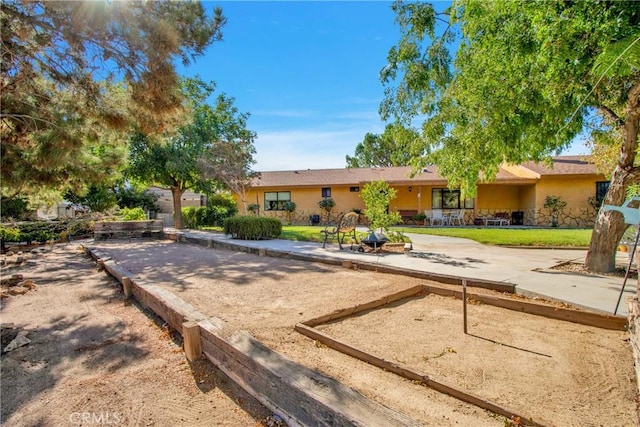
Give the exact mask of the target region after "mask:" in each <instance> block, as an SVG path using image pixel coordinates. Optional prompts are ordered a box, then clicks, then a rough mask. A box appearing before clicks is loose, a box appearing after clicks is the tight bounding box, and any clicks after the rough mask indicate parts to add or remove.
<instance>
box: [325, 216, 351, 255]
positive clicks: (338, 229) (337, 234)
mask: <svg viewBox="0 0 640 427" xmlns="http://www.w3.org/2000/svg"><path fill="white" fill-rule="evenodd" d="M359 218H360V215H359V214H357V213H355V212H347V213H343V214H342V215H340V217H339V218H338V223H337V224H335V225H327V227H326V228H325V229H324V230H322V231H320V232H321V233H322V234H324V240H323V241H322V247H323V248H324V247H325V245H326V244H327V240H328V239H333V238H336V239H337V240H338V246H340V250H342V244H343V243H344V238H345V237H346V236H347V235H351V239H353V241H355V242H356V243H358V239H357V237H356V225H358V219H359Z"/></svg>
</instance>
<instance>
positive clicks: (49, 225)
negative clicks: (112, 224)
mask: <svg viewBox="0 0 640 427" xmlns="http://www.w3.org/2000/svg"><path fill="white" fill-rule="evenodd" d="M92 232H93V223H92V222H91V221H88V220H76V219H71V220H68V221H33V222H23V223H21V224H18V225H17V226H15V227H4V226H0V236H2V239H3V240H4V241H5V242H27V243H31V242H40V243H44V242H48V241H50V240H67V238H69V237H70V236H79V235H87V234H91V233H92Z"/></svg>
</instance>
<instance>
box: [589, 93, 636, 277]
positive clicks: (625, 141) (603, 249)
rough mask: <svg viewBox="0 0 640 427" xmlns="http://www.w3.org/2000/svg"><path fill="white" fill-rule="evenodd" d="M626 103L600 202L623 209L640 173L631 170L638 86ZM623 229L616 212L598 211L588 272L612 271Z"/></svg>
mask: <svg viewBox="0 0 640 427" xmlns="http://www.w3.org/2000/svg"><path fill="white" fill-rule="evenodd" d="M627 99H628V100H627V106H626V110H625V118H624V123H623V125H622V148H621V149H620V157H619V158H618V164H617V166H616V169H615V170H614V172H613V175H612V176H611V184H610V185H609V190H608V191H607V195H606V196H605V198H604V201H603V204H605V205H615V206H620V205H622V203H623V202H624V200H625V198H626V190H627V187H628V186H629V185H630V184H634V183H635V184H637V183H639V182H640V170H639V169H638V168H635V167H634V162H635V159H636V151H637V150H638V126H639V123H640V82H639V83H636V84H635V86H633V87H632V88H631V90H630V91H629V96H628V98H627ZM626 228H627V224H626V223H625V222H624V217H623V216H622V215H621V214H620V213H619V212H610V211H609V212H605V211H604V210H603V209H600V212H598V218H597V219H596V223H595V225H594V227H593V233H592V234H591V243H590V244H589V252H587V257H586V259H585V266H586V267H587V269H588V270H590V271H593V272H594V273H608V272H611V271H613V270H614V269H615V254H616V248H617V247H618V242H619V241H620V239H621V238H622V235H623V234H624V231H625V230H626Z"/></svg>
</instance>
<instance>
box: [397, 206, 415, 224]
mask: <svg viewBox="0 0 640 427" xmlns="http://www.w3.org/2000/svg"><path fill="white" fill-rule="evenodd" d="M398 213H399V214H400V216H401V217H402V222H403V223H404V224H416V223H417V222H416V220H415V219H413V217H414V216H416V215H418V211H417V210H415V209H399V210H398Z"/></svg>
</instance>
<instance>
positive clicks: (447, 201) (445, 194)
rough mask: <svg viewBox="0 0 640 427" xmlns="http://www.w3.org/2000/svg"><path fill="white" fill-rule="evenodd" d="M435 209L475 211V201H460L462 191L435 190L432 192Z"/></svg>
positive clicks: (432, 202)
mask: <svg viewBox="0 0 640 427" xmlns="http://www.w3.org/2000/svg"><path fill="white" fill-rule="evenodd" d="M431 207H432V208H433V209H473V199H464V200H460V190H449V189H446V188H434V189H433V190H431Z"/></svg>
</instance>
